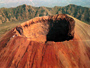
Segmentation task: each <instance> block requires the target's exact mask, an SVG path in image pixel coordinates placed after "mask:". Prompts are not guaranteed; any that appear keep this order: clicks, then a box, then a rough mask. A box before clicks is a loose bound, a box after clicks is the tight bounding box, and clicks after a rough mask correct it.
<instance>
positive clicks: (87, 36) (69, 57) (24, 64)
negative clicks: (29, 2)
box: [0, 14, 90, 68]
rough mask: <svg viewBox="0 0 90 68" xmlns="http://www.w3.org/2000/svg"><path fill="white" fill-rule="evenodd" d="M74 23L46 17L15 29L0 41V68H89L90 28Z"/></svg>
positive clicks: (58, 16)
mask: <svg viewBox="0 0 90 68" xmlns="http://www.w3.org/2000/svg"><path fill="white" fill-rule="evenodd" d="M74 20H75V22H76V23H75V22H74ZM74 20H73V19H72V18H70V17H68V16H67V15H63V14H61V15H55V16H44V17H37V18H34V19H31V20H30V21H27V22H25V23H23V24H21V25H19V26H17V27H15V28H14V29H12V30H11V31H9V32H8V33H7V34H5V36H4V37H3V38H2V39H1V40H0V68H89V67H90V31H89V29H90V25H87V24H85V23H82V22H81V21H79V20H77V19H75V18H74ZM74 23H75V24H74ZM74 26H75V33H74ZM73 37H74V38H73ZM67 40H68V41H67ZM55 41H56V42H55Z"/></svg>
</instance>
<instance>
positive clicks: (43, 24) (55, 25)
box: [15, 14, 75, 42]
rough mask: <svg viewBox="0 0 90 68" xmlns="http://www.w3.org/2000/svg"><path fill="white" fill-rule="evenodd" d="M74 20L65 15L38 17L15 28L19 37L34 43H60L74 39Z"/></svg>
mask: <svg viewBox="0 0 90 68" xmlns="http://www.w3.org/2000/svg"><path fill="white" fill-rule="evenodd" d="M74 27H75V21H74V19H72V18H70V17H68V16H67V15H65V14H58V15H55V16H44V17H37V18H34V19H32V20H30V21H29V22H28V23H23V24H22V25H20V26H17V27H16V28H15V30H16V31H15V32H16V34H17V35H21V36H23V37H27V38H28V39H30V40H33V41H39V42H47V41H54V42H60V41H65V40H71V39H73V37H74Z"/></svg>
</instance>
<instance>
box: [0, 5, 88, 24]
mask: <svg viewBox="0 0 90 68" xmlns="http://www.w3.org/2000/svg"><path fill="white" fill-rule="evenodd" d="M55 14H69V15H71V16H73V17H75V18H77V19H79V20H81V21H84V22H86V23H88V24H90V8H87V7H82V6H77V5H74V4H70V5H67V6H65V7H59V6H55V7H53V8H50V7H44V6H41V7H34V6H30V5H26V4H24V5H20V6H18V7H15V8H1V9H0V24H2V23H5V22H13V21H19V20H25V19H31V18H34V17H40V16H48V15H55Z"/></svg>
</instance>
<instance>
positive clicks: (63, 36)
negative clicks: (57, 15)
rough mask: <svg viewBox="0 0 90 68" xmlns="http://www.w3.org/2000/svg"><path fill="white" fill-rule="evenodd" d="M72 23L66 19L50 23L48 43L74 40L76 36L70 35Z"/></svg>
mask: <svg viewBox="0 0 90 68" xmlns="http://www.w3.org/2000/svg"><path fill="white" fill-rule="evenodd" d="M70 27H71V25H70V23H69V22H68V21H67V20H65V19H63V20H62V19H60V20H56V21H54V22H53V23H52V20H51V23H50V28H49V32H48V34H47V41H55V42H61V41H65V40H71V39H73V37H74V35H72V34H71V33H70Z"/></svg>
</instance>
